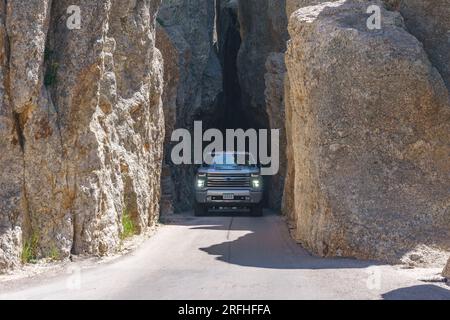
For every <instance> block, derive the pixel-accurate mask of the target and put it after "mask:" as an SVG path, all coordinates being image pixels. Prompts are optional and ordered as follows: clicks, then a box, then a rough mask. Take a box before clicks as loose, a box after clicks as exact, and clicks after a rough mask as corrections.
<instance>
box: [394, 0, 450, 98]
mask: <svg viewBox="0 0 450 320" xmlns="http://www.w3.org/2000/svg"><path fill="white" fill-rule="evenodd" d="M386 2H387V3H388V4H390V5H391V8H392V9H394V10H398V11H399V12H401V14H402V16H403V17H404V18H405V23H406V27H407V28H408V31H409V32H410V33H411V34H413V35H414V36H416V37H417V39H419V41H420V42H422V44H423V45H424V48H425V51H426V52H427V53H428V55H429V57H430V60H431V62H432V63H433V65H434V66H435V67H436V68H437V69H438V70H439V72H440V74H441V75H442V78H443V79H444V81H445V83H446V85H447V88H448V89H449V90H450V63H449V61H450V1H449V0H434V1H424V0H386Z"/></svg>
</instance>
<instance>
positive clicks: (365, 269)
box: [0, 215, 450, 299]
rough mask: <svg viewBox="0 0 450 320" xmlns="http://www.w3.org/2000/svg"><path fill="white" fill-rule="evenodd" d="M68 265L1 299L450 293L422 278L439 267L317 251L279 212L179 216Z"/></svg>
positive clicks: (12, 286) (2, 288)
mask: <svg viewBox="0 0 450 320" xmlns="http://www.w3.org/2000/svg"><path fill="white" fill-rule="evenodd" d="M67 268H69V269H70V270H71V273H68V272H66V270H61V271H60V272H59V274H58V273H57V274H52V275H40V276H37V277H35V278H30V279H22V280H19V281H10V282H3V283H0V299H450V290H449V289H450V288H449V287H447V286H445V285H444V284H436V283H424V282H420V281H418V280H417V279H418V277H419V276H423V275H425V276H427V275H433V274H436V272H438V271H439V270H432V269H426V270H424V269H422V270H404V269H401V268H399V267H392V266H386V265H377V264H375V263H371V262H364V261H356V260H350V259H322V258H318V257H313V256H311V255H309V254H308V253H307V252H306V251H304V250H303V249H301V248H300V247H299V246H298V245H297V244H296V243H295V242H294V241H293V240H291V238H290V237H289V234H288V230H287V227H286V224H285V223H284V221H283V219H282V218H281V217H279V216H276V215H266V216H265V217H263V218H251V217H205V218H194V217H192V216H190V215H184V216H180V217H176V218H172V219H171V221H169V222H167V223H166V224H165V225H163V226H161V227H160V228H159V229H158V231H157V232H156V234H155V235H154V236H153V237H152V238H151V239H149V240H147V241H146V242H145V243H144V244H143V245H142V246H141V247H140V248H139V249H138V250H136V251H135V252H133V253H131V254H129V255H126V256H124V257H122V258H119V259H116V260H114V261H111V262H108V263H102V264H93V265H88V266H86V264H81V263H71V264H70V265H69V266H67ZM74 270H75V272H74Z"/></svg>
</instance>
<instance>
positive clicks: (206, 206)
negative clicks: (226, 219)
mask: <svg viewBox="0 0 450 320" xmlns="http://www.w3.org/2000/svg"><path fill="white" fill-rule="evenodd" d="M237 157H238V153H233V152H224V153H218V154H216V155H215V156H214V157H213V163H212V164H211V165H203V166H202V167H201V168H200V169H199V170H198V172H197V175H196V179H195V207H194V211H195V215H197V216H202V215H205V214H207V213H208V212H209V211H211V212H223V211H228V212H229V211H245V212H250V213H251V214H252V215H254V216H262V214H263V203H262V202H263V179H262V176H261V169H260V168H259V167H258V166H257V165H253V164H251V163H254V162H251V161H246V164H245V165H241V164H238V161H237ZM245 157H246V159H250V157H251V156H250V155H249V154H245Z"/></svg>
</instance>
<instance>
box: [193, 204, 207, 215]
mask: <svg viewBox="0 0 450 320" xmlns="http://www.w3.org/2000/svg"><path fill="white" fill-rule="evenodd" d="M207 213H208V209H207V208H206V206H205V205H204V204H201V203H198V202H196V203H195V204H194V214H195V216H196V217H202V216H205V215H206V214H207Z"/></svg>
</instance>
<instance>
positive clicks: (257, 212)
mask: <svg viewBox="0 0 450 320" xmlns="http://www.w3.org/2000/svg"><path fill="white" fill-rule="evenodd" d="M252 216H254V217H262V216H263V204H262V202H261V203H258V204H255V205H254V206H253V208H252Z"/></svg>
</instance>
